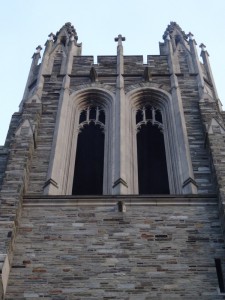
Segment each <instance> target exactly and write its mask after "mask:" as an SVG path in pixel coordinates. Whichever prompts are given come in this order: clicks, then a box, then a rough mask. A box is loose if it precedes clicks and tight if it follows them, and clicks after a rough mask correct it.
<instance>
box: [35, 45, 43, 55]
mask: <svg viewBox="0 0 225 300" xmlns="http://www.w3.org/2000/svg"><path fill="white" fill-rule="evenodd" d="M41 50H42V47H41V46H40V45H39V46H37V48H36V52H35V53H40V52H41Z"/></svg>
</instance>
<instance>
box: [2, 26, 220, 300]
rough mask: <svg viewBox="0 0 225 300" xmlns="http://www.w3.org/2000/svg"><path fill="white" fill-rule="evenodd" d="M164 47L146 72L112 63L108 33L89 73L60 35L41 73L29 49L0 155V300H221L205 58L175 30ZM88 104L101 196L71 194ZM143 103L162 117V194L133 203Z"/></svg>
mask: <svg viewBox="0 0 225 300" xmlns="http://www.w3.org/2000/svg"><path fill="white" fill-rule="evenodd" d="M163 39H164V42H163V43H160V45H159V46H160V54H159V55H149V56H148V58H147V64H143V57H142V56H139V55H138V56H124V55H123V42H124V38H123V37H122V36H120V35H119V36H118V38H116V39H115V40H116V42H117V43H118V45H117V54H116V55H114V56H99V57H98V58H97V64H94V59H93V57H92V56H82V55H81V50H82V49H81V48H82V46H81V44H79V43H78V42H77V34H76V31H75V29H74V28H73V26H72V25H71V24H70V23H66V24H65V25H64V26H63V27H62V28H61V29H60V31H59V32H57V34H56V35H53V34H51V35H50V36H49V40H48V41H47V43H46V47H45V51H44V54H43V57H42V61H41V63H40V64H39V59H40V51H41V47H40V46H38V47H37V49H36V52H35V53H34V55H33V58H32V64H31V69H30V73H29V76H28V81H27V85H26V87H25V92H24V97H23V100H22V102H21V104H20V111H19V112H18V113H15V114H14V115H13V116H12V120H11V124H10V128H9V132H8V135H7V139H6V143H5V145H4V146H1V148H0V188H1V190H0V197H1V210H0V225H1V227H0V236H1V243H0V260H1V261H0V262H1V270H2V272H1V274H2V275H1V276H2V281H1V297H2V299H40V298H44V299H138V300H139V299H181V298H182V299H198V298H202V299H223V297H225V296H224V295H223V294H222V293H220V288H219V283H218V278H217V271H218V269H216V266H215V259H220V261H221V269H222V271H221V272H220V273H221V274H220V277H222V273H223V272H224V271H225V269H224V258H225V257H224V248H225V243H224V229H225V221H224V220H225V219H224V197H225V188H224V181H225V123H224V122H225V118H224V112H223V111H222V110H221V107H220V106H221V105H220V100H219V98H218V95H217V91H216V87H215V83H214V80H213V75H212V71H211V68H210V63H209V59H208V53H207V51H206V49H205V46H204V45H203V44H202V45H201V49H202V51H201V56H202V63H201V62H200V61H199V58H198V55H197V50H196V42H195V40H194V39H193V35H192V34H191V33H189V34H188V35H186V34H185V33H184V32H183V31H182V30H181V28H180V27H179V26H178V25H177V24H176V23H174V22H172V23H171V24H170V25H169V26H168V28H167V29H166V31H165V34H164V35H163ZM90 103H91V104H92V103H94V104H95V105H100V106H101V107H103V108H104V111H105V117H106V123H105V127H104V134H105V146H104V171H103V195H102V196H99V197H97V196H95V195H93V196H85V195H84V196H72V184H73V172H74V166H75V157H76V149H77V139H78V134H79V115H80V113H81V111H82V110H83V109H85V108H86V107H87V106H88V105H90ZM147 104H150V105H152V106H154V107H155V108H156V109H159V110H160V111H161V114H162V119H163V136H164V143H165V154H166V164H167V171H168V177H169V190H170V194H168V195H163V196H162V195H146V196H143V195H142V196H141V195H139V187H138V171H137V168H138V167H137V141H136V132H137V128H136V123H135V113H136V111H137V109H138V108H139V107H140V105H147ZM153 142H154V141H153ZM121 201H122V202H121ZM118 202H119V203H122V205H123V206H122V212H120V211H118Z"/></svg>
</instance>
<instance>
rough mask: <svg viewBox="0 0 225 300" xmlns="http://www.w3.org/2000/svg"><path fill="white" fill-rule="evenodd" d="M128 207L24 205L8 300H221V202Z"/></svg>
mask: <svg viewBox="0 0 225 300" xmlns="http://www.w3.org/2000/svg"><path fill="white" fill-rule="evenodd" d="M123 200H124V201H125V202H127V206H126V209H127V211H126V212H125V213H121V212H118V210H117V206H116V201H117V200H116V199H115V200H114V203H113V202H112V199H105V205H102V204H101V205H99V203H98V200H93V204H90V203H89V204H86V205H82V201H83V200H82V199H80V200H79V199H78V200H75V199H74V200H73V199H72V197H71V198H69V199H68V198H67V199H66V198H63V199H61V200H60V202H59V201H58V200H56V199H55V200H54V198H49V199H48V198H47V197H46V199H43V200H41V203H42V204H40V203H39V200H38V199H36V200H33V201H32V200H31V201H30V200H29V199H25V200H24V208H23V212H22V218H21V221H20V224H19V229H18V237H17V240H16V246H15V254H14V261H13V264H12V269H11V274H10V279H9V285H8V288H7V293H6V298H5V299H8V300H9V299H11V300H16V299H46V300H50V299H66V300H68V299H89V300H91V299H121V300H122V299H131V300H132V299H133V300H134V299H136V300H141V299H181V298H182V299H204V300H205V299H213V300H217V299H222V298H221V295H218V290H217V289H218V280H217V275H216V268H215V261H214V259H215V258H221V259H224V248H225V244H224V238H223V236H222V232H221V227H220V222H219V219H218V208H217V201H216V200H215V199H213V198H212V199H208V200H207V199H199V201H198V203H197V202H196V199H195V200H190V199H187V198H186V199H185V198H184V199H183V200H182V201H181V199H178V198H177V200H176V199H175V198H174V199H173V204H167V205H166V201H168V203H169V202H170V200H171V199H167V200H166V199H164V200H163V201H162V202H161V205H160V204H159V203H157V199H152V201H153V202H154V201H155V203H157V205H156V204H155V205H154V204H152V205H136V206H132V202H130V200H129V199H123ZM95 201H96V204H94V202H95ZM107 201H109V204H108V205H107ZM138 201H140V203H141V202H142V201H143V199H139V200H138ZM176 201H178V202H177V205H174V203H175V202H176ZM201 201H203V202H204V203H203V202H202V203H201ZM181 202H183V205H181V204H179V203H181ZM163 203H164V204H163ZM184 203H186V204H184ZM191 203H192V204H191ZM130 204H131V205H130ZM223 261H224V260H223Z"/></svg>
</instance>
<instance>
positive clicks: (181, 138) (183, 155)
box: [166, 34, 197, 194]
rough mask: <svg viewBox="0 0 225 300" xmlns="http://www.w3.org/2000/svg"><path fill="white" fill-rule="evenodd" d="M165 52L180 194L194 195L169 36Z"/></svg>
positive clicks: (184, 125) (182, 114) (191, 171)
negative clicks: (173, 118)
mask: <svg viewBox="0 0 225 300" xmlns="http://www.w3.org/2000/svg"><path fill="white" fill-rule="evenodd" d="M166 43H167V52H168V64H169V70H170V73H171V75H170V82H171V93H172V102H173V103H172V105H173V110H174V116H175V126H176V133H177V136H176V141H177V143H178V144H177V149H178V161H179V169H180V178H181V185H182V192H183V193H184V194H196V193H197V185H196V182H195V180H194V172H193V168H192V162H191V155H190V149H189V143H188V137H187V129H186V123H185V119H184V111H183V104H182V98H181V93H180V89H179V84H178V79H177V76H176V74H175V70H176V68H175V62H174V54H173V48H172V44H171V41H170V36H169V34H168V35H167V37H166Z"/></svg>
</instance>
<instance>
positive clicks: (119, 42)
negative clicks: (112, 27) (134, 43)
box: [115, 34, 126, 46]
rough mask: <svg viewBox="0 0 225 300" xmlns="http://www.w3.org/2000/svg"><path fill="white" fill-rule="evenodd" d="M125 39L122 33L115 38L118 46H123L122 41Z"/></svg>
mask: <svg viewBox="0 0 225 300" xmlns="http://www.w3.org/2000/svg"><path fill="white" fill-rule="evenodd" d="M125 40H126V39H125V37H123V36H122V35H121V34H119V35H118V37H116V38H115V42H118V46H122V41H125Z"/></svg>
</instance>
